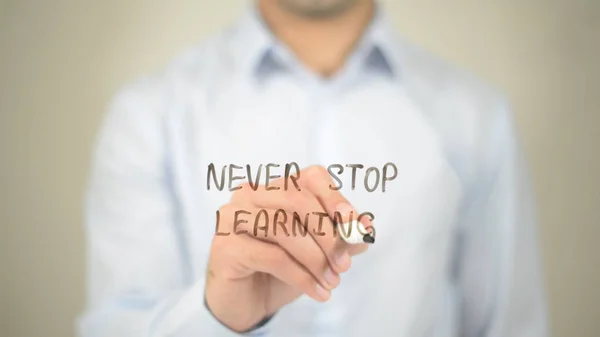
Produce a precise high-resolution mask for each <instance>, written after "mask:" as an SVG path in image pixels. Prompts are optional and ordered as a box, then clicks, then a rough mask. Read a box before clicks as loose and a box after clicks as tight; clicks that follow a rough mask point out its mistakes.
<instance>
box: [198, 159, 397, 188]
mask: <svg viewBox="0 0 600 337" xmlns="http://www.w3.org/2000/svg"><path fill="white" fill-rule="evenodd" d="M279 167H280V165H278V164H273V163H269V164H267V165H265V171H266V172H265V175H264V181H265V183H264V186H265V189H266V190H267V191H272V190H279V189H280V187H279V186H269V182H270V181H271V180H274V179H279V178H281V175H280V174H272V170H273V169H277V168H279ZM345 167H346V168H350V169H351V174H352V184H351V188H352V190H354V189H355V188H356V173H357V171H359V170H362V169H363V168H364V165H362V164H347V165H346V166H345ZM262 168H263V165H262V164H260V165H259V166H258V170H256V172H254V173H253V170H252V167H251V166H250V165H246V175H236V174H238V173H236V171H241V170H244V168H243V167H242V166H237V165H234V164H230V165H224V166H223V167H222V168H221V175H220V177H219V178H217V175H218V174H217V172H216V168H215V165H214V164H213V163H210V164H209V165H208V172H207V174H206V188H207V189H208V190H210V187H211V177H212V181H213V183H214V184H215V186H216V188H217V189H218V190H219V191H222V190H223V188H224V187H225V177H227V182H228V183H227V186H228V190H229V191H235V190H238V189H240V188H242V186H239V185H238V186H235V187H234V186H233V183H234V181H237V180H244V179H247V180H248V184H249V185H250V188H252V189H253V190H254V191H256V190H257V189H258V186H259V182H260V180H261V177H262ZM292 169H293V172H292ZM334 170H335V171H337V173H335V172H334ZM390 171H392V172H393V173H392V174H390ZM226 172H227V174H226ZM300 172H301V171H300V166H298V164H297V163H295V162H291V163H287V164H285V168H284V185H283V189H284V190H285V191H287V190H288V186H289V183H290V181H291V183H292V184H293V185H294V187H295V188H296V190H298V191H300V187H299V186H298V180H299V179H300ZM327 172H328V173H329V175H330V176H331V177H332V178H333V179H334V180H335V181H336V183H337V185H336V186H334V185H331V184H330V185H329V188H330V189H332V190H334V191H337V190H340V189H341V188H342V186H343V183H342V180H341V179H340V178H339V175H341V174H342V173H343V172H344V166H343V165H341V164H332V165H329V167H327ZM397 176H398V168H397V167H396V165H395V164H394V163H386V164H385V165H383V168H382V169H381V170H380V169H379V168H377V167H369V168H367V170H366V171H365V175H364V186H365V190H367V191H368V192H373V191H375V190H376V189H377V188H378V187H379V185H380V183H381V191H382V192H385V187H386V183H387V182H388V181H392V180H394V179H396V177H397ZM372 177H374V178H375V179H374V181H373V179H371V178H372Z"/></svg>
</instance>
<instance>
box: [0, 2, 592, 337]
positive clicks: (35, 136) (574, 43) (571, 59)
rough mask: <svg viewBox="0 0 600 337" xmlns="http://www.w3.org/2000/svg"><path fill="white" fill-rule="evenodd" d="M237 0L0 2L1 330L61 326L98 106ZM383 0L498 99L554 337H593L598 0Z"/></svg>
mask: <svg viewBox="0 0 600 337" xmlns="http://www.w3.org/2000/svg"><path fill="white" fill-rule="evenodd" d="M249 1H250V0H219V1H216V0H215V1H206V0H171V1H142V0H118V1H117V0H104V1H81V0H71V1H69V0H54V1H48V0H37V1H35V0H21V1H17V0H12V1H11V0H0V226H1V227H0V228H1V232H0V238H1V240H2V241H1V242H0V247H1V248H2V250H1V258H2V260H1V264H0V304H1V307H0V308H1V310H2V311H1V312H0V319H1V320H0V336H6V337H29V336H40V337H42V336H43V337H53V336H72V335H73V334H74V332H73V331H74V329H73V320H74V318H75V316H76V315H77V314H78V312H80V310H81V309H82V307H83V300H84V296H83V295H84V283H83V281H84V274H85V265H84V241H83V233H84V232H83V225H82V195H83V191H84V185H85V181H86V176H87V169H88V166H89V159H90V154H91V142H92V140H93V138H94V137H95V134H96V131H97V128H98V124H99V123H100V121H101V119H102V116H103V113H104V109H105V107H106V104H107V101H108V100H109V99H110V97H111V96H112V95H113V94H114V92H115V91H116V90H117V89H118V88H119V87H120V86H122V85H123V84H125V83H127V82H129V81H131V80H133V79H134V78H135V77H137V76H139V75H141V74H143V73H146V72H148V71H152V70H155V69H158V68H160V67H161V66H163V65H164V64H165V63H166V62H167V61H168V60H169V59H171V58H172V57H173V56H175V55H176V54H177V53H179V52H181V51H182V50H183V49H185V48H186V47H188V46H190V45H192V44H195V43H197V42H199V41H201V40H202V39H203V38H204V37H206V36H207V35H208V34H211V33H215V32H217V31H218V30H219V29H220V28H221V27H223V26H224V25H226V24H227V23H231V22H233V20H235V18H236V17H237V16H238V15H239V14H241V13H242V11H243V10H244V9H245V7H246V6H247V5H248V3H249ZM385 3H386V7H387V9H388V11H389V12H390V16H391V18H392V19H393V20H394V24H395V25H396V26H397V28H398V29H399V30H400V32H401V33H402V34H403V35H404V36H406V37H407V38H408V39H410V40H413V41H415V42H417V43H418V44H420V45H421V46H423V47H425V48H427V49H429V50H431V51H433V52H435V53H437V54H438V55H441V56H443V57H444V58H446V59H447V60H450V61H451V62H454V63H455V64H457V65H459V66H461V67H463V68H466V69H468V70H470V71H472V72H474V73H476V74H478V75H479V76H480V77H482V78H483V79H485V80H487V81H488V82H490V83H492V84H493V85H495V86H496V87H499V88H500V89H502V90H503V91H504V92H505V93H506V95H507V96H508V98H509V99H510V100H511V102H512V104H513V106H514V109H515V113H516V119H517V122H518V128H519V131H520V134H521V138H522V140H523V143H524V145H525V148H526V150H527V153H528V156H529V162H530V165H531V167H532V171H533V173H534V180H535V185H536V192H537V196H538V202H539V213H540V234H541V240H542V247H543V249H544V268H545V276H546V283H547V291H548V294H549V301H550V314H551V327H552V330H553V335H554V336H565V337H566V336H569V337H570V336H589V337H597V336H600V309H599V307H600V290H599V287H600V248H599V245H598V238H600V177H599V175H600V150H599V149H598V145H600V134H599V132H598V127H599V126H600V109H599V107H600V65H599V64H598V63H599V62H600V1H598V0H571V1H541V0H540V1H533V0H521V1H517V0H493V1H492V0H490V1H474V0H454V1H442V0H438V1H434V0H422V1H405V0H390V1H386V2H385ZM507 337H510V336H507Z"/></svg>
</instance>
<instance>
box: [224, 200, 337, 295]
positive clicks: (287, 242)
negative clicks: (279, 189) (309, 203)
mask: <svg viewBox="0 0 600 337" xmlns="http://www.w3.org/2000/svg"><path fill="white" fill-rule="evenodd" d="M221 211H222V212H223V213H224V214H231V213H233V212H235V206H233V205H228V206H224V207H223V208H222V209H221ZM244 211H245V212H247V213H249V214H251V215H250V216H248V217H245V218H244V219H243V220H242V221H240V219H239V218H238V219H237V221H236V223H235V224H234V225H233V226H232V227H233V228H232V229H231V230H230V231H231V232H233V233H235V234H236V235H249V236H251V237H254V238H256V239H258V240H262V241H266V242H269V243H273V244H277V245H279V246H280V247H281V248H283V249H284V250H285V251H286V252H287V253H288V254H289V255H290V256H291V257H292V258H294V259H295V260H296V261H297V262H298V263H300V264H301V265H302V266H303V267H304V268H305V269H306V270H308V271H309V272H310V273H311V274H312V275H313V276H314V277H315V279H317V280H318V281H319V282H320V283H321V285H322V286H323V287H324V288H326V289H333V288H335V287H337V286H338V284H339V282H340V278H339V275H338V273H339V272H338V271H337V270H335V269H334V268H332V267H331V266H330V263H329V261H328V258H327V256H326V254H325V253H324V252H323V250H322V249H321V247H320V246H319V245H318V244H317V242H316V241H315V240H314V239H313V237H312V236H310V235H309V234H308V233H307V232H308V230H309V229H308V228H306V229H304V233H303V234H302V233H300V234H299V235H292V231H294V230H293V229H292V228H293V227H300V226H301V224H300V225H298V224H296V220H295V219H294V215H293V213H288V212H285V211H283V210H281V209H280V210H273V209H264V208H256V207H246V208H245V209H244ZM296 219H297V218H296ZM309 221H310V220H309ZM273 226H276V227H273ZM259 228H260V230H259Z"/></svg>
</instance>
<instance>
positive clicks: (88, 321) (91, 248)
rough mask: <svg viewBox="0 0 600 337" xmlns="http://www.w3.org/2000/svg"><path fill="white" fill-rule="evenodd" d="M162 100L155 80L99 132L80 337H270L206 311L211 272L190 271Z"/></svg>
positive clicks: (134, 91) (134, 92) (124, 96)
mask: <svg viewBox="0 0 600 337" xmlns="http://www.w3.org/2000/svg"><path fill="white" fill-rule="evenodd" d="M162 93H163V90H162V89H161V88H160V83H157V82H156V81H150V80H148V81H141V83H137V84H136V85H134V86H132V87H130V88H126V89H125V90H123V91H122V92H121V93H120V94H118V95H117V97H116V98H115V99H114V101H113V104H112V105H111V108H110V111H109V114H108V116H107V117H106V120H105V122H104V124H103V127H102V130H101V132H100V136H99V139H98V141H97V147H96V153H95V158H94V161H93V168H92V173H91V179H90V183H89V188H88V191H87V201H86V230H87V241H88V242H87V247H88V253H87V266H88V287H87V288H88V289H87V290H88V294H87V299H88V303H87V309H86V311H85V312H84V313H83V314H82V315H81V317H80V318H79V320H78V333H79V335H80V336H84V337H137V336H139V337H141V336H211V337H214V336H217V337H219V336H221V337H233V336H241V335H248V336H264V335H265V333H266V329H267V326H263V327H261V328H260V329H258V330H254V331H252V332H251V333H246V334H239V333H236V332H234V331H232V330H230V329H228V328H227V327H226V326H224V325H222V324H221V323H220V322H219V321H218V320H216V319H215V318H214V317H213V316H212V314H211V313H210V312H209V310H207V308H206V306H205V305H204V274H203V272H200V273H198V272H194V273H192V272H191V271H190V270H189V269H190V268H189V266H188V265H187V262H186V261H189V258H188V257H187V256H186V254H187V253H186V250H185V249H184V245H183V244H182V240H183V239H182V238H183V237H184V236H185V233H184V232H183V229H182V228H184V227H185V226H181V223H180V220H179V219H180V217H179V216H178V210H177V208H178V205H177V202H176V198H174V196H173V194H174V193H173V190H172V188H171V185H170V183H169V181H170V177H169V170H168V160H167V158H168V150H167V149H166V145H165V143H166V142H165V136H164V134H163V131H162V130H163V129H164V126H163V124H164V123H163V119H164V118H165V115H164V114H163V113H161V111H164V110H165V109H163V108H164V107H165V105H167V104H168V102H167V101H166V100H165V99H164V95H163V94H162ZM204 248H205V249H204V251H205V252H206V254H208V252H209V247H204ZM191 274H194V275H195V276H194V279H190V277H189V276H187V275H191Z"/></svg>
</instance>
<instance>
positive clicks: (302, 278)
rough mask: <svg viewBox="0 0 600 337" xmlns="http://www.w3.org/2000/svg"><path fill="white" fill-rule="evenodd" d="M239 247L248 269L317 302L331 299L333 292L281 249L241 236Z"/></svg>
mask: <svg viewBox="0 0 600 337" xmlns="http://www.w3.org/2000/svg"><path fill="white" fill-rule="evenodd" d="M238 247H239V248H240V249H239V254H240V256H239V257H238V258H239V261H241V262H242V263H243V264H245V265H246V267H247V268H250V269H252V270H255V271H258V272H263V273H267V274H271V275H273V276H274V277H276V278H278V279H279V280H281V281H282V282H284V283H286V284H289V285H291V286H293V287H295V288H296V289H298V290H299V291H301V292H303V293H305V294H307V295H308V296H310V297H311V298H313V299H315V300H317V301H320V302H324V301H327V300H328V299H329V298H330V297H331V291H330V290H329V289H326V288H324V287H323V286H322V285H321V284H320V283H319V282H317V281H316V280H315V278H314V277H313V275H312V274H311V273H310V272H309V271H308V270H306V269H305V268H304V267H303V266H302V265H300V264H299V263H298V262H297V261H296V260H294V259H293V258H292V257H291V256H290V255H289V254H288V253H286V251H285V250H283V249H282V248H281V247H279V246H277V245H275V244H271V243H267V242H263V241H259V240H255V239H253V238H251V237H249V236H243V235H242V236H239V246H238Z"/></svg>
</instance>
